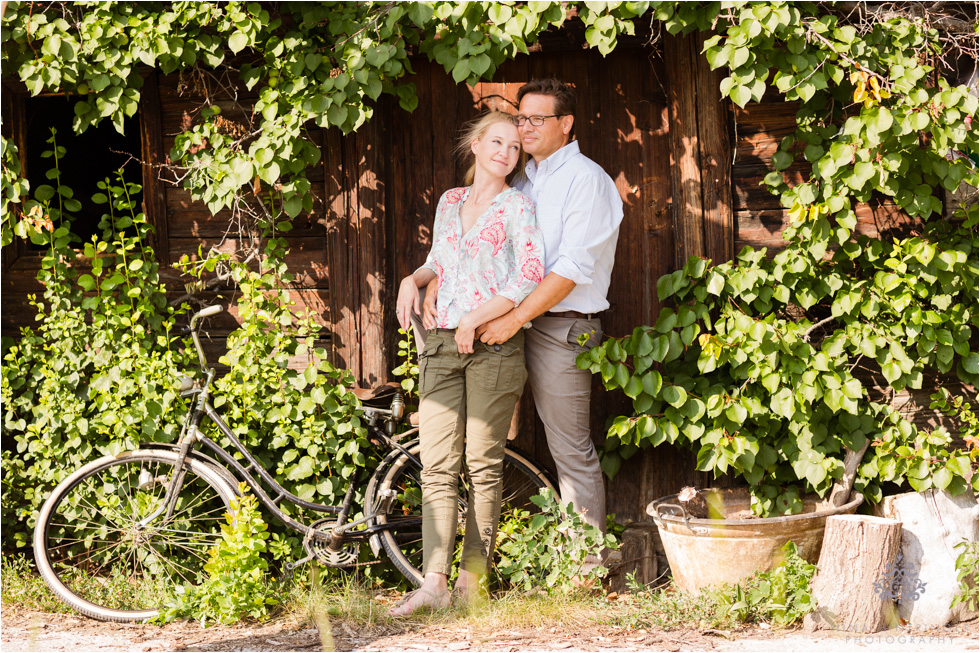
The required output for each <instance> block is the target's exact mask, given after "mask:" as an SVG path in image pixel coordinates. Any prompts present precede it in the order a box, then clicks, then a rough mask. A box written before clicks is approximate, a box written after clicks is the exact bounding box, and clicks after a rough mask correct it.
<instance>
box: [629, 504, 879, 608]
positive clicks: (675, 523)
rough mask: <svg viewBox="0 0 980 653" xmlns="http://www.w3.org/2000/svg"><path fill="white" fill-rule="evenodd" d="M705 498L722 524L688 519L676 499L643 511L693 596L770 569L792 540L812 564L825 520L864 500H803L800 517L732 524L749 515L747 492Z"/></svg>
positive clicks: (678, 579) (677, 576) (673, 570)
mask: <svg viewBox="0 0 980 653" xmlns="http://www.w3.org/2000/svg"><path fill="white" fill-rule="evenodd" d="M704 493H705V495H707V496H706V498H707V501H708V504H709V505H711V506H712V512H713V513H714V512H717V513H719V514H720V515H721V518H720V519H695V518H692V517H690V516H688V515H687V514H686V513H685V511H684V509H683V508H682V507H681V506H680V505H679V504H678V503H677V502H676V501H677V495H676V494H673V495H671V496H668V497H664V498H662V499H657V500H656V501H653V502H652V503H650V505H648V506H647V514H649V515H650V516H651V517H653V521H654V523H656V525H657V528H659V529H660V539H661V540H662V541H663V545H664V551H665V552H666V553H667V561H668V562H669V564H670V570H671V573H672V575H673V577H674V582H675V583H676V584H677V586H678V587H680V588H681V589H685V590H688V591H692V592H696V591H699V590H701V589H702V588H705V587H710V586H712V585H718V584H721V583H736V582H738V581H740V580H742V579H743V578H746V577H747V576H751V575H752V574H753V573H755V572H757V571H768V570H770V569H772V568H773V567H775V566H776V565H777V564H778V563H779V561H780V559H781V557H782V551H781V549H782V548H783V546H784V545H785V544H786V543H787V542H789V541H790V540H792V541H793V542H795V543H796V547H797V550H798V552H799V554H800V557H802V558H804V559H806V560H807V561H808V562H812V563H816V562H817V558H818V557H819V556H820V545H821V543H822V542H823V531H824V522H825V521H826V520H827V517H830V516H831V515H843V514H850V513H853V512H854V511H855V510H857V507H858V506H859V505H860V504H861V501H863V499H864V498H863V497H862V496H861V495H859V494H856V493H852V494H851V497H850V500H849V501H848V502H847V503H846V504H844V505H843V506H840V507H834V506H832V505H830V504H828V503H826V502H824V501H821V500H820V499H818V498H816V497H804V501H803V512H802V513H800V514H798V515H790V516H788V517H768V518H764V519H761V518H746V519H731V518H729V517H730V516H732V515H735V514H739V513H745V512H746V511H748V510H749V508H750V505H751V497H750V495H749V492H748V490H745V489H743V488H735V489H712V490H705V492H704Z"/></svg>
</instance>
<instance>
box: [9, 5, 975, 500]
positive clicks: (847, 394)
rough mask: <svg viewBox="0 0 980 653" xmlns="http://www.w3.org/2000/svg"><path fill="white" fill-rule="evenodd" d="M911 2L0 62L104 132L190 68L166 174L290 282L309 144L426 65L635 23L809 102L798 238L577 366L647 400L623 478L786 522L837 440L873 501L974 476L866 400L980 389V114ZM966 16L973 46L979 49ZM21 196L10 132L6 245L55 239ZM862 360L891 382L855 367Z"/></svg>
mask: <svg viewBox="0 0 980 653" xmlns="http://www.w3.org/2000/svg"><path fill="white" fill-rule="evenodd" d="M896 6H898V8H899V9H901V7H902V5H901V4H900V3H896ZM908 7H909V9H908V11H907V12H906V13H905V14H903V13H902V12H901V11H893V10H891V9H890V10H889V11H890V12H891V13H883V12H879V13H874V12H865V11H864V10H861V11H850V10H848V11H847V12H845V11H844V10H843V9H838V8H837V7H836V6H835V5H832V4H829V3H804V2H780V1H776V2H711V3H676V2H566V3H556V2H526V3H517V2H465V3H463V2H444V1H438V2H414V3H398V2H358V3H351V2H322V3H300V2H283V3H259V2H238V1H231V2H226V3H220V4H219V3H209V2H203V1H182V2H166V3H110V2H85V3H60V4H54V3H37V2H11V3H10V4H9V5H8V7H7V9H6V13H5V14H4V17H3V21H2V26H0V41H2V43H3V45H4V47H3V49H2V55H0V61H2V66H3V71H4V75H10V76H13V77H15V78H16V79H19V80H20V81H21V82H23V83H24V84H25V86H26V87H27V89H28V91H29V92H30V93H32V94H34V95H37V94H39V93H42V92H53V93H69V94H75V95H78V96H79V97H80V98H82V101H80V102H78V103H77V104H76V105H75V120H74V129H75V130H76V131H78V132H82V131H84V130H86V129H88V128H89V127H91V126H92V125H95V124H98V123H100V122H101V121H103V120H110V121H112V123H113V124H114V125H115V126H116V128H117V129H119V130H122V129H123V116H126V115H130V116H131V115H133V114H134V113H135V112H136V111H137V109H138V103H139V100H140V95H141V89H142V87H143V83H144V81H143V79H144V78H143V73H144V72H145V71H146V70H149V69H156V70H159V71H160V72H162V73H164V74H170V73H175V74H178V75H179V76H180V84H181V88H182V89H190V90H193V92H194V95H195V96H198V97H201V98H202V101H201V106H200V108H199V110H198V111H197V112H196V113H194V114H192V115H190V116H188V120H187V123H186V124H185V125H184V126H183V127H182V132H181V133H180V134H179V135H177V137H176V139H175V143H174V146H173V149H172V151H171V152H170V159H171V165H169V166H168V167H167V168H166V170H165V172H166V174H168V175H169V176H170V177H171V178H172V180H173V181H175V182H177V183H180V184H181V185H182V186H183V187H184V188H186V189H188V190H189V191H190V193H191V196H192V198H193V199H195V200H197V201H201V202H204V203H206V205H207V206H208V208H209V209H210V210H211V211H212V212H214V213H216V212H218V211H219V210H221V209H223V208H226V207H231V208H232V209H234V210H233V211H232V215H234V216H236V218H235V219H242V218H243V217H245V218H248V219H250V220H252V221H253V222H254V223H255V225H256V226H257V227H258V229H257V233H262V234H266V236H263V238H258V239H255V240H254V241H253V242H250V243H249V244H248V249H247V250H245V251H242V252H239V253H237V256H238V258H239V259H240V260H243V259H244V260H257V259H259V258H262V260H264V261H267V264H268V268H267V269H269V270H272V272H271V275H272V277H271V278H272V285H273V286H274V287H281V282H280V281H277V279H278V278H279V275H280V274H281V273H282V272H284V270H282V268H281V265H280V263H281V259H278V260H274V259H273V258H268V259H267V258H265V257H266V256H267V253H271V254H272V255H273V256H279V255H280V253H281V252H282V251H283V250H282V248H280V247H273V248H271V249H267V248H266V244H267V240H266V239H267V238H273V239H274V238H277V237H278V235H280V234H281V233H282V232H283V231H286V230H288V229H289V227H290V219H291V218H293V217H295V216H297V215H298V214H299V213H300V212H302V211H304V210H309V209H310V208H311V207H312V203H313V196H312V194H311V192H310V188H311V185H310V182H309V179H308V178H307V173H306V171H307V169H308V167H309V166H310V165H311V164H313V163H315V162H316V161H317V160H318V159H319V157H320V151H319V149H318V148H317V147H316V146H315V145H314V144H313V142H312V141H311V140H310V138H309V137H308V134H307V131H306V130H307V129H309V128H311V127H312V126H317V127H337V128H339V129H341V130H342V131H344V132H349V131H352V130H356V129H357V128H358V127H360V126H361V125H363V124H364V123H365V122H366V121H367V120H370V119H371V117H372V114H373V110H374V106H375V103H376V102H377V101H378V100H379V98H380V97H381V95H382V94H388V95H391V96H394V97H395V98H397V99H398V102H399V104H400V105H401V106H402V107H403V108H404V109H406V110H412V109H413V108H414V107H415V105H416V104H417V102H418V99H417V95H416V93H415V88H414V86H413V84H412V82H411V75H412V72H413V71H412V59H411V58H412V56H416V55H421V56H425V57H427V58H429V59H430V60H432V61H435V62H437V63H439V64H440V65H442V66H443V67H444V69H445V70H446V71H447V73H449V74H451V75H452V76H453V78H454V79H455V80H456V81H457V82H459V83H462V82H466V83H475V82H477V81H479V80H481V79H491V78H492V76H493V74H494V72H495V71H496V70H497V67H498V66H499V65H501V64H502V63H503V62H504V61H506V60H508V59H510V58H513V57H514V56H516V55H517V54H518V53H521V52H527V51H528V48H529V47H530V46H531V45H533V44H534V42H535V41H536V40H537V39H538V38H539V36H540V35H541V33H542V32H543V31H545V30H547V29H549V28H551V27H553V26H558V25H561V24H563V23H565V22H566V21H571V20H576V21H581V23H582V24H583V27H584V30H585V31H584V33H585V38H586V41H587V42H588V44H589V45H590V46H592V47H595V48H597V49H598V50H599V51H600V52H601V53H603V54H607V53H609V52H611V51H612V50H613V49H614V48H615V47H616V45H617V39H618V38H619V37H621V36H623V35H625V34H630V33H632V32H633V30H634V24H635V21H636V20H638V19H639V20H644V21H646V20H649V21H651V24H652V23H656V24H657V25H658V26H662V27H663V28H664V29H666V30H667V31H668V32H670V33H672V34H678V33H685V34H686V33H691V32H695V31H699V32H704V33H705V36H706V40H705V43H704V56H705V57H706V58H707V61H708V63H709V65H710V66H711V67H713V68H724V69H726V71H727V75H726V76H725V77H724V79H723V81H722V82H721V86H720V88H719V93H720V95H721V96H723V97H727V98H730V99H731V100H732V101H733V102H734V103H735V104H737V105H739V106H745V105H746V104H747V103H749V102H754V101H759V100H760V99H761V98H762V97H763V94H764V93H765V92H766V90H767V89H775V91H776V92H777V93H779V94H780V95H781V96H782V97H783V98H784V99H785V100H787V101H791V102H796V103H797V105H796V107H797V108H796V123H797V129H796V131H795V133H793V134H791V135H789V136H787V137H786V138H785V139H784V140H783V142H782V143H781V144H780V146H779V148H778V150H777V151H776V153H775V154H774V156H773V159H772V163H773V168H774V170H773V172H771V173H770V174H769V175H767V176H766V178H765V182H764V183H765V185H766V187H767V188H768V189H769V190H771V191H772V192H773V193H775V194H777V195H778V196H779V197H780V201H781V202H782V204H783V206H784V207H785V208H786V209H787V210H788V212H789V215H790V219H791V223H790V226H789V227H788V228H787V229H786V230H785V231H784V233H783V237H784V238H785V239H786V240H787V241H788V247H787V248H786V249H785V250H783V251H782V252H780V253H779V254H777V255H776V256H775V257H773V258H771V259H770V258H767V257H766V255H765V252H763V251H753V250H747V251H744V252H742V253H741V254H740V255H739V256H738V258H737V259H736V260H735V261H732V262H730V263H723V264H721V265H712V263H711V262H709V261H704V260H700V259H695V260H692V261H690V262H688V264H687V265H686V266H684V268H683V269H682V270H678V271H676V272H674V273H673V274H671V275H667V276H665V277H663V278H662V279H661V280H660V282H659V284H658V293H659V295H660V297H661V299H662V300H664V301H665V302H667V304H668V306H667V308H665V311H664V312H663V313H662V314H661V316H660V319H659V320H658V321H657V323H656V324H654V325H653V326H649V327H639V328H638V330H637V331H635V332H634V333H633V334H632V335H630V336H628V337H627V338H624V339H617V340H613V341H610V342H609V343H606V344H604V345H603V347H602V349H595V350H593V351H592V353H590V355H589V358H588V359H584V360H583V361H582V364H583V365H585V366H586V367H589V368H590V369H593V370H594V371H596V372H597V373H600V374H602V376H603V379H604V381H605V382H606V384H607V385H608V386H609V387H610V388H621V389H622V390H623V391H625V392H626V393H627V395H629V396H630V397H631V398H632V399H633V400H634V409H635V414H633V415H630V416H624V417H623V418H622V419H620V420H618V421H617V422H616V423H615V424H614V425H613V427H612V430H611V431H610V435H611V436H612V437H610V438H609V442H608V443H607V447H608V449H609V451H608V455H607V456H606V459H605V465H606V468H607V471H610V472H612V471H614V470H615V468H616V467H617V465H618V461H621V460H622V458H623V457H627V456H628V455H630V453H631V451H632V450H633V449H634V448H635V447H638V446H645V445H646V446H649V445H651V444H657V443H658V442H661V441H669V442H675V441H677V440H678V439H679V438H682V437H683V438H687V440H689V441H690V443H691V444H693V445H694V446H695V448H696V449H697V450H698V452H699V454H698V456H699V458H698V460H699V466H700V467H701V468H702V469H708V470H716V471H718V472H725V471H727V470H729V469H734V470H736V471H737V472H738V473H741V474H742V475H743V476H745V478H746V479H747V480H748V481H749V482H750V483H751V484H752V485H753V487H754V488H755V493H756V499H757V502H756V508H757V510H759V511H760V512H764V513H765V512H771V511H778V512H786V511H793V510H795V509H797V508H798V502H797V501H795V499H794V498H793V497H795V496H796V494H794V493H798V491H799V490H800V489H816V490H818V491H821V492H825V491H826V489H827V487H828V485H829V483H830V482H831V479H833V478H836V477H837V476H839V474H840V464H839V462H840V461H839V458H840V454H841V452H842V451H843V449H842V448H843V447H844V446H854V447H856V446H859V445H860V444H861V443H862V442H863V441H864V439H866V438H868V437H871V438H872V439H873V440H874V445H873V448H872V454H871V457H870V458H869V459H867V460H866V461H865V464H864V466H863V467H862V468H861V472H860V475H859V483H858V487H859V489H861V490H862V491H864V492H865V493H866V494H867V495H868V496H869V497H871V498H875V497H876V496H877V495H878V493H879V492H880V486H879V481H880V480H896V481H901V480H903V479H908V480H909V482H914V483H915V484H918V485H919V486H920V487H923V486H936V487H951V488H953V489H964V488H965V487H967V486H968V485H971V484H973V485H974V486H975V483H976V481H975V472H974V471H973V470H974V467H973V465H974V464H975V450H973V451H974V452H973V453H971V454H970V456H967V457H964V455H963V454H961V453H959V452H951V453H950V452H947V454H944V453H943V451H945V446H946V445H945V444H943V443H944V442H945V440H944V438H945V437H947V436H944V435H943V434H942V433H938V434H922V433H918V431H916V429H915V428H914V427H913V426H912V425H911V424H910V423H909V422H908V421H907V420H905V419H903V418H902V417H901V416H900V415H898V414H896V413H895V412H894V411H893V410H891V409H890V408H888V407H887V405H886V402H885V401H884V398H883V397H876V398H877V399H878V401H873V400H872V396H871V395H870V394H869V389H870V388H872V386H873V385H874V384H875V383H877V382H878V381H877V379H879V378H880V379H883V385H884V386H885V387H888V388H891V389H894V390H896V391H898V390H902V389H905V388H913V389H915V388H918V387H921V386H922V384H923V383H924V379H925V377H926V375H927V374H930V373H933V372H937V373H947V372H955V373H956V374H958V375H959V376H960V377H961V378H963V379H965V380H967V381H969V382H971V383H975V381H976V375H977V353H976V352H977V346H976V342H977V335H976V334H977V309H976V306H977V285H978V284H977V265H976V258H977V256H976V241H977V227H976V207H972V208H970V209H968V210H966V211H965V212H964V213H961V214H960V217H959V218H958V219H957V220H954V221H950V222H947V221H945V220H943V219H942V215H941V213H942V211H941V209H942V201H941V199H940V197H939V195H938V194H937V193H938V191H939V189H943V188H945V189H947V190H950V189H953V188H956V187H957V186H959V185H960V183H961V182H966V183H968V184H970V185H972V186H974V187H975V186H976V185H977V172H976V168H975V167H974V166H972V165H971V164H970V162H969V160H968V159H967V158H964V157H963V156H961V154H967V155H970V154H972V155H974V156H975V154H976V152H977V150H978V147H977V133H978V132H977V125H976V122H975V121H972V117H973V116H974V115H975V114H976V110H977V100H976V97H975V96H974V95H971V94H970V93H968V92H967V89H965V88H963V87H957V86H951V85H950V84H949V83H948V82H947V81H946V79H945V77H944V76H943V75H942V74H940V73H941V72H942V71H941V70H940V69H939V68H937V66H939V65H940V64H941V63H942V62H943V55H944V54H945V51H944V48H947V47H948V46H949V43H950V41H949V38H948V36H947V34H946V32H943V31H940V30H937V29H934V28H933V27H932V26H931V24H930V20H929V16H928V15H926V16H924V17H923V15H922V14H921V12H920V14H919V15H913V9H914V7H913V6H912V5H911V4H910V5H908ZM970 20H971V21H972V22H970V23H969V24H968V26H969V27H970V29H971V30H972V31H971V33H970V34H969V37H968V38H967V40H966V41H965V42H966V44H967V47H966V50H963V51H962V52H960V54H965V55H968V56H973V57H974V59H975V58H976V19H975V17H973V18H971V19H970ZM936 24H937V25H938V24H939V21H936ZM943 24H944V25H948V24H949V21H948V20H946V21H945V22H944V23H943ZM656 33H658V30H654V34H656ZM961 41H962V40H961ZM961 41H960V42H961ZM960 42H958V43H960ZM246 97H247V98H248V99H247V100H246V99H245V98H246ZM791 168H793V169H796V170H799V171H801V172H802V173H803V175H804V179H803V181H802V182H801V183H796V182H793V180H792V178H791V177H789V176H787V175H786V174H785V173H786V171H788V170H790V169H791ZM26 190H27V189H26V183H25V182H24V180H23V179H22V178H21V172H20V170H19V164H18V163H17V157H16V156H15V152H14V147H13V143H11V142H10V141H8V140H6V139H5V140H4V142H3V216H2V217H3V220H2V225H3V243H5V244H6V243H9V242H11V241H12V239H13V238H14V237H16V236H25V235H29V234H31V233H34V232H37V231H38V229H43V228H44V223H43V220H41V221H40V222H38V220H40V219H41V218H42V217H43V216H40V215H38V214H34V215H32V214H31V212H30V211H29V210H21V209H19V208H18V204H19V199H20V198H21V197H22V196H24V194H25V192H26ZM874 198H887V199H889V200H890V201H891V202H893V203H894V205H895V206H896V207H897V208H898V209H899V210H900V211H901V212H902V214H903V215H905V216H907V217H908V218H909V220H908V222H907V223H906V225H905V227H904V228H903V230H902V231H901V232H900V233H897V234H895V236H896V237H895V238H894V239H888V240H885V239H872V238H868V237H866V236H863V235H860V234H858V233H856V226H857V217H856V216H857V213H856V211H857V208H858V206H859V204H860V203H862V202H867V201H868V200H871V199H874ZM716 263H717V262H716ZM226 278H227V279H228V280H232V275H231V273H230V272H229V275H228V276H227V277H226ZM245 278H246V277H242V278H241V279H238V280H239V281H241V280H242V279H245ZM654 363H658V364H659V365H660V366H661V367H660V368H659V370H657V369H654ZM863 367H867V368H868V370H866V371H867V373H868V374H870V375H871V376H872V381H868V380H866V379H865V378H864V377H861V376H860V375H858V374H857V372H859V371H861V370H860V369H858V368H863ZM886 452H887V455H885V454H886ZM940 470H945V471H940Z"/></svg>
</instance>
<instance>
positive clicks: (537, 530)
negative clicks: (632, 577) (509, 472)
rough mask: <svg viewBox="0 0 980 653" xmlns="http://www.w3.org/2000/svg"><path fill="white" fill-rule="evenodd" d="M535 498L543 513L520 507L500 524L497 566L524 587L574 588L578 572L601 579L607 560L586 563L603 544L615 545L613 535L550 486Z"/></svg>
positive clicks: (503, 573)
mask: <svg viewBox="0 0 980 653" xmlns="http://www.w3.org/2000/svg"><path fill="white" fill-rule="evenodd" d="M531 501H533V502H534V504H535V505H536V506H538V507H539V508H540V509H541V512H540V513H537V514H534V515H531V514H530V513H529V512H528V511H526V510H518V511H516V512H515V514H514V515H513V517H511V518H510V519H507V520H505V521H504V523H502V524H501V526H500V535H499V541H500V543H499V545H498V547H497V549H498V551H499V552H500V563H499V564H498V565H497V568H496V570H497V573H498V574H499V575H500V577H501V578H502V579H504V580H506V581H507V582H508V583H510V584H512V585H513V586H514V587H517V588H521V589H523V590H524V591H525V592H529V591H531V590H532V589H534V588H541V589H544V590H545V591H549V592H550V591H551V590H553V589H558V590H567V589H569V588H571V587H572V586H573V581H574V580H575V578H577V577H582V578H584V579H596V578H599V577H601V576H602V575H603V574H605V573H606V569H605V568H604V567H602V566H597V567H594V568H592V569H589V570H586V569H585V568H584V564H585V560H586V558H587V557H588V556H589V555H595V556H598V555H599V553H600V552H601V551H602V549H603V547H608V548H611V549H613V548H616V547H617V542H616V538H615V536H614V535H612V534H611V533H609V534H603V532H602V531H601V530H600V529H598V528H596V527H595V526H593V525H591V524H588V523H586V521H585V520H584V519H583V518H582V515H580V514H579V513H577V512H576V511H575V509H574V508H573V507H572V504H571V503H568V504H564V503H562V502H561V501H560V500H557V499H556V497H555V495H554V492H552V491H551V490H548V489H542V490H541V494H539V495H536V496H533V497H531Z"/></svg>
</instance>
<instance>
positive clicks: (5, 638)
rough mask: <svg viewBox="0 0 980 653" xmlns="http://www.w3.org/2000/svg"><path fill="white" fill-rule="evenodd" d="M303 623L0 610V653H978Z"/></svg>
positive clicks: (962, 635)
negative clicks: (131, 619) (122, 620)
mask: <svg viewBox="0 0 980 653" xmlns="http://www.w3.org/2000/svg"><path fill="white" fill-rule="evenodd" d="M320 626H321V628H317V627H316V626H314V625H311V624H302V623H296V622H294V621H287V620H282V619H280V620H278V621H271V622H267V623H263V624H247V625H236V626H227V627H223V626H219V627H211V628H201V626H200V625H199V624H197V623H191V622H179V623H174V624H169V625H166V626H156V625H143V624H112V623H102V622H98V621H94V620H91V619H88V618H86V617H82V616H74V615H64V614H47V613H40V612H29V611H24V610H20V609H16V608H11V607H6V606H4V607H0V650H2V651H4V652H5V653H7V652H13V651H38V652H40V651H44V652H47V651H71V652H76V651H98V652H107V653H108V652H117V651H333V650H336V651H488V652H492V653H504V652H511V651H563V652H564V651H569V652H574V651H597V652H606V651H718V652H720V653H724V652H733V653H735V652H739V653H741V652H758V653H769V652H772V653H776V652H782V651H804V652H810V653H832V652H834V651H862V652H866V651H896V652H898V651H921V652H923V653H925V652H928V653H934V652H936V653H938V652H956V651H976V650H978V648H980V635H978V631H977V621H976V620H973V621H970V622H965V623H962V624H958V625H956V626H952V627H948V628H942V629H936V630H931V631H919V632H917V631H914V630H912V629H910V628H904V629H896V630H891V631H886V632H882V633H878V634H875V635H865V636H856V635H853V634H848V633H837V632H820V633H805V632H803V631H800V630H790V631H773V630H768V629H764V628H751V629H745V630H741V631H738V632H730V631H713V630H708V631H690V630H684V631H670V632H652V631H651V632H648V631H645V630H634V631H629V630H623V629H620V628H613V627H610V626H602V625H598V624H589V623H584V624H581V626H580V627H578V628H564V629H561V630H559V629H558V628H550V629H516V630H508V631H502V632H496V633H480V634H475V633H474V632H473V631H472V630H471V629H470V628H468V627H466V626H465V625H460V626H458V627H453V628H445V627H435V626H420V625H418V624H412V623H404V624H399V625H396V626H392V625H391V624H385V625H375V626H373V627H365V628H364V629H362V630H355V629H354V628H352V627H350V626H348V625H346V624H345V623H343V622H339V621H338V622H336V623H331V622H330V621H329V620H326V619H325V620H324V621H323V622H322V623H321V624H320Z"/></svg>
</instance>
